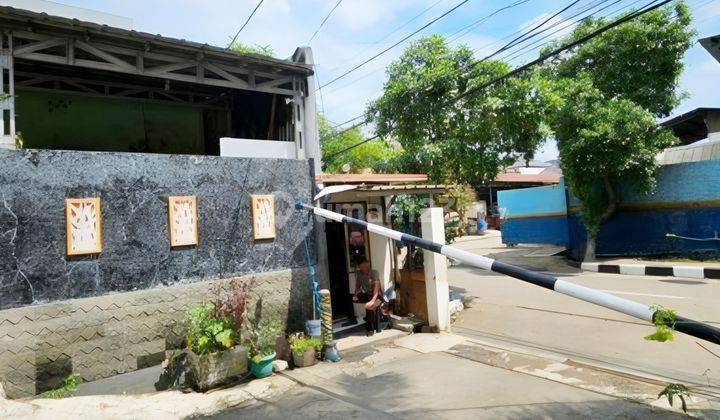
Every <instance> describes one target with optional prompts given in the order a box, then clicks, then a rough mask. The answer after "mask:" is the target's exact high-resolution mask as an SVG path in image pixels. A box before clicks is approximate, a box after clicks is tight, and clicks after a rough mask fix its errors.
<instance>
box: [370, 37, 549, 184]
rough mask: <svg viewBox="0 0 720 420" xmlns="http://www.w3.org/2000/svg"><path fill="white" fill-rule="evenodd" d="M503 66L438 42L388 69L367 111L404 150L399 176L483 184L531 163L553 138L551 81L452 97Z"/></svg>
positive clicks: (426, 41)
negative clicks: (548, 93) (519, 161)
mask: <svg viewBox="0 0 720 420" xmlns="http://www.w3.org/2000/svg"><path fill="white" fill-rule="evenodd" d="M509 70H510V67H509V66H508V65H507V64H505V63H503V62H500V61H484V62H482V61H479V60H477V59H475V57H474V56H473V53H472V51H471V50H470V49H469V48H468V47H466V46H460V47H457V48H453V47H450V46H449V45H448V44H447V43H446V41H445V39H444V38H443V37H442V36H439V35H433V36H430V37H427V38H423V39H420V40H419V41H417V42H414V43H413V44H411V45H410V46H409V47H408V48H407V49H406V50H405V52H404V53H403V55H402V56H401V57H400V58H399V59H397V60H396V61H394V62H393V63H392V64H391V65H390V66H389V68H388V71H387V72H388V80H387V82H386V83H385V85H384V93H383V95H382V96H381V97H380V98H379V99H377V100H376V101H374V102H372V103H371V104H370V106H369V109H368V114H369V115H370V116H371V118H372V120H373V122H374V123H375V125H376V130H377V133H378V134H380V135H381V136H386V135H389V134H391V133H392V136H393V138H395V139H396V140H397V141H398V142H399V143H400V144H401V145H402V147H403V151H404V153H403V155H402V156H401V157H399V158H398V159H397V160H396V161H395V162H396V165H397V167H398V169H400V170H405V171H413V172H415V171H419V172H425V173H427V174H428V175H429V176H430V178H431V179H433V180H435V181H450V182H455V183H468V184H470V185H480V184H481V183H483V182H484V181H487V180H489V179H492V178H494V177H495V175H497V173H498V171H499V170H501V169H502V167H504V166H507V165H510V164H512V163H514V162H515V161H516V160H517V159H519V158H526V159H529V158H532V156H533V154H534V152H535V150H536V149H537V147H538V146H539V145H540V144H541V143H542V142H543V141H544V139H545V137H546V136H547V134H548V133H549V131H548V129H547V126H546V125H545V123H544V121H545V118H544V116H545V113H546V108H547V105H546V98H545V90H546V88H547V87H548V84H547V82H545V81H544V80H542V79H540V78H537V77H535V76H534V75H531V76H528V77H526V78H512V79H509V80H508V81H507V82H506V83H504V84H500V85H496V86H494V87H492V88H490V89H487V90H486V91H484V92H483V93H482V94H478V95H469V96H468V97H466V98H463V99H461V100H458V101H449V99H450V98H453V97H455V96H457V95H458V94H460V93H463V92H465V91H466V90H467V89H470V88H473V87H475V86H478V85H481V84H483V83H486V82H487V81H489V80H491V79H493V78H496V77H498V76H501V75H503V74H505V73H507V72H508V71H509Z"/></svg>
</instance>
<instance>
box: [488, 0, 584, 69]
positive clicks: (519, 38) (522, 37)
mask: <svg viewBox="0 0 720 420" xmlns="http://www.w3.org/2000/svg"><path fill="white" fill-rule="evenodd" d="M578 2H580V0H573V1H571V2H570V3H569V4H568V5H567V6H565V7H563V8H562V9H560V10H559V11H557V12H555V13H553V14H552V15H550V16H549V17H548V18H547V19H545V20H543V21H542V22H540V23H539V24H537V25H535V27H533V28H532V29H530V30H529V31H527V33H525V34H523V35H520V36H517V37H515V38H513V39H512V40H511V41H510V42H508V43H507V44H505V45H503V46H502V47H501V48H500V49H499V50H497V51H495V52H494V53H492V54H490V55H488V56H486V57H485V58H483V59H482V60H480V63H482V62H483V61H486V60H488V59H490V58H492V57H494V56H496V55H498V54H500V53H501V52H503V51H506V50H508V49H510V48H512V47H513V46H514V45H517V44H518V43H521V42H523V41H524V40H527V39H530V38H532V37H533V36H535V35H537V33H536V34H535V35H530V34H531V33H532V32H534V31H535V30H537V29H540V28H541V27H542V26H543V25H545V24H546V23H548V22H549V21H551V20H552V19H555V18H556V17H558V15H560V14H561V13H563V12H564V11H566V10H567V9H569V8H571V7H573V6H575V5H576V4H578ZM538 33H540V32H538Z"/></svg>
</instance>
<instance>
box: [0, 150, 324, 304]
mask: <svg viewBox="0 0 720 420" xmlns="http://www.w3.org/2000/svg"><path fill="white" fill-rule="evenodd" d="M310 185H311V183H310V176H309V169H308V164H307V162H305V161H296V160H282V159H243V158H223V157H216V156H185V155H155V154H135V153H92V152H75V151H53V150H42V151H41V150H20V151H15V150H0V309H6V308H12V307H17V306H23V305H28V304H32V303H45V302H52V301H55V300H61V299H70V298H78V297H88V296H97V295H102V294H105V293H109V292H114V291H130V290H140V289H146V288H151V287H158V286H162V285H168V284H174V283H178V282H191V281H197V280H201V279H210V278H222V277H232V276H237V275H242V274H247V273H255V272H265V271H271V270H278V269H285V268H300V267H304V266H305V254H304V252H305V251H304V245H303V240H304V238H305V236H306V235H307V233H308V231H309V230H310V229H311V225H310V224H309V223H308V217H307V216H306V215H304V214H300V213H297V212H294V208H293V205H294V200H295V198H297V197H301V198H303V199H305V200H307V199H308V198H309V194H310ZM269 193H272V194H275V200H276V203H275V207H276V217H277V237H276V238H275V239H274V240H272V241H262V242H258V241H254V240H253V239H252V220H251V213H250V198H249V196H250V194H269ZM169 195H195V196H197V199H198V213H199V217H198V223H199V235H200V244H199V245H198V246H196V247H188V248H182V249H177V248H176V249H171V248H170V244H169V239H168V226H167V224H168V222H167V219H168V215H167V196H169ZM93 196H99V197H100V198H101V200H102V216H103V217H102V219H103V225H102V228H103V251H102V253H101V254H99V255H97V256H85V257H79V258H76V257H74V258H69V257H66V256H65V207H64V206H65V199H66V198H82V197H93ZM311 246H313V245H312V244H311ZM311 252H312V250H311Z"/></svg>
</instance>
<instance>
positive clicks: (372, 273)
mask: <svg viewBox="0 0 720 420" xmlns="http://www.w3.org/2000/svg"><path fill="white" fill-rule="evenodd" d="M352 299H353V302H357V303H364V304H365V331H366V333H367V335H368V336H371V335H373V334H374V333H375V322H376V320H375V309H377V307H378V306H380V305H381V304H382V303H383V297H382V295H381V293H380V279H379V275H378V272H377V270H372V269H371V268H370V262H368V260H367V259H366V258H363V259H362V260H360V263H358V265H357V270H356V271H355V294H354V295H353V298H352Z"/></svg>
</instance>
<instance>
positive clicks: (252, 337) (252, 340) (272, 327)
mask: <svg viewBox="0 0 720 420" xmlns="http://www.w3.org/2000/svg"><path fill="white" fill-rule="evenodd" d="M281 330H282V328H281V327H280V323H279V322H278V321H277V320H275V319H268V320H267V321H264V322H262V323H260V324H255V325H251V326H250V328H248V331H247V334H248V337H249V338H248V339H247V340H246V341H245V345H246V346H247V347H248V351H249V353H250V358H251V359H252V361H253V362H256V363H257V362H259V361H260V359H262V358H263V357H265V356H269V355H271V354H273V353H275V340H277V337H278V336H279V335H280V331H281Z"/></svg>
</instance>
